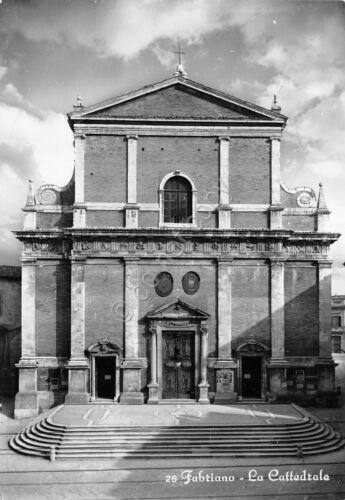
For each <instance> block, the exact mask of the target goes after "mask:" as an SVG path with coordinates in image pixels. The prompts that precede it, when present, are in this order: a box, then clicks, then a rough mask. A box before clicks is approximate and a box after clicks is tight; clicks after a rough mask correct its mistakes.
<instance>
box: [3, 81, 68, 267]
mask: <svg viewBox="0 0 345 500" xmlns="http://www.w3.org/2000/svg"><path fill="white" fill-rule="evenodd" d="M6 88H7V90H9V92H10V93H11V94H12V95H13V96H15V97H16V99H17V101H19V102H22V103H23V104H25V105H26V106H27V107H28V108H30V107H33V106H32V105H30V103H25V102H24V98H23V97H22V96H20V94H19V93H18V95H17V91H16V89H15V87H14V86H13V85H12V86H7V87H5V89H6ZM5 93H6V92H5ZM72 171H73V148H72V134H71V132H70V131H69V129H68V125H67V122H66V119H65V117H64V116H63V115H60V114H57V113H53V112H46V113H43V112H41V113H40V116H37V114H34V113H32V112H29V111H27V110H25V109H21V108H19V107H18V106H14V105H9V104H5V103H2V104H0V177H1V185H2V186H3V189H2V192H1V197H0V248H1V262H6V263H9V264H16V263H18V262H17V258H18V253H19V249H20V245H19V243H18V242H17V241H16V240H15V238H14V236H13V234H12V233H11V231H12V230H16V229H21V228H22V225H23V220H22V212H21V208H22V207H23V206H24V205H25V200H26V194H27V188H28V178H33V179H34V180H35V181H36V188H37V187H39V185H41V184H42V183H54V184H60V185H61V184H62V185H64V184H66V182H67V181H68V180H69V179H70V177H71V175H72Z"/></svg>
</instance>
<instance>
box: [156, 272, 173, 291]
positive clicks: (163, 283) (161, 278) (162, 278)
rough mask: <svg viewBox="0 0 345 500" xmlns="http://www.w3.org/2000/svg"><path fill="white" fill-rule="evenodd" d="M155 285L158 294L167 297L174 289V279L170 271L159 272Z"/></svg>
mask: <svg viewBox="0 0 345 500" xmlns="http://www.w3.org/2000/svg"><path fill="white" fill-rule="evenodd" d="M154 286H155V290H156V293H157V295H159V296H160V297H167V296H168V295H169V294H170V293H171V291H172V289H173V286H174V280H173V278H172V276H171V274H170V273H167V272H166V271H163V272H161V273H159V274H157V276H156V278H155V281H154Z"/></svg>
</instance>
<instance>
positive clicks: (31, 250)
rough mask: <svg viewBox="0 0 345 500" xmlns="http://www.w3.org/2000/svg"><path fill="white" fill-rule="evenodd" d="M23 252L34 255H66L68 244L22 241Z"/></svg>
mask: <svg viewBox="0 0 345 500" xmlns="http://www.w3.org/2000/svg"><path fill="white" fill-rule="evenodd" d="M23 250H24V252H25V253H27V254H30V255H31V254H35V255H54V256H56V255H58V256H61V254H63V255H66V254H67V253H68V250H69V242H68V241H61V240H49V241H24V249H23Z"/></svg>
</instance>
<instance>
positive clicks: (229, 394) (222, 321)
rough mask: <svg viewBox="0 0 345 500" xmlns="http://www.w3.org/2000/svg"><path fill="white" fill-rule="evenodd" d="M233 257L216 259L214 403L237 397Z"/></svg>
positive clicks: (230, 400)
mask: <svg viewBox="0 0 345 500" xmlns="http://www.w3.org/2000/svg"><path fill="white" fill-rule="evenodd" d="M232 262H233V259H231V258H223V259H219V260H218V300H217V302H218V316H217V321H218V359H217V361H216V363H215V369H216V378H217V391H216V395H215V399H214V401H215V403H218V402H219V403H227V402H232V401H235V400H236V399H237V393H236V392H235V386H234V381H235V378H236V377H235V374H236V364H235V363H234V361H233V359H232V351H231V342H232V335H231V308H232V304H231V302H232V298H231V294H232V291H231V267H232Z"/></svg>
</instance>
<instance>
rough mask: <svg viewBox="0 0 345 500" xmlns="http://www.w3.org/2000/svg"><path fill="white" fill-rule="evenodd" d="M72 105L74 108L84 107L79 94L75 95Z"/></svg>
mask: <svg viewBox="0 0 345 500" xmlns="http://www.w3.org/2000/svg"><path fill="white" fill-rule="evenodd" d="M73 107H74V109H76V108H77V109H79V108H83V107H84V104H83V101H82V98H81V95H80V94H78V95H77V101H76V102H75V103H74V104H73Z"/></svg>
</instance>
